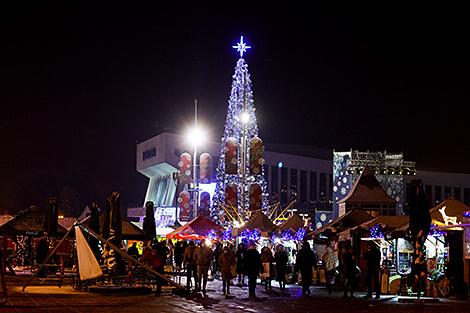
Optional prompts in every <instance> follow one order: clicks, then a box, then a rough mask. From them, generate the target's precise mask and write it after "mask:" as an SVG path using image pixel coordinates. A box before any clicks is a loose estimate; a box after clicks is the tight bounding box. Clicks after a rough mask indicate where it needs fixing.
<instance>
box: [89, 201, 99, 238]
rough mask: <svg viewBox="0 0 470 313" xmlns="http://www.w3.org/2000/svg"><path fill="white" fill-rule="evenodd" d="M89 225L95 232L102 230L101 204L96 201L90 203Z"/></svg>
mask: <svg viewBox="0 0 470 313" xmlns="http://www.w3.org/2000/svg"><path fill="white" fill-rule="evenodd" d="M88 227H89V228H90V229H91V230H92V231H94V232H95V233H99V232H100V212H99V205H98V203H96V202H94V201H93V202H92V203H91V204H90V219H89V220H88Z"/></svg>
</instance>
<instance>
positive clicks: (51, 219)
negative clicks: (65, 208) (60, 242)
mask: <svg viewBox="0 0 470 313" xmlns="http://www.w3.org/2000/svg"><path fill="white" fill-rule="evenodd" d="M58 219H59V207H58V205H57V198H54V197H51V198H49V200H48V201H47V209H46V215H45V217H44V231H45V232H47V235H48V236H55V235H56V234H57V223H58Z"/></svg>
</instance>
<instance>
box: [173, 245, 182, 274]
mask: <svg viewBox="0 0 470 313" xmlns="http://www.w3.org/2000/svg"><path fill="white" fill-rule="evenodd" d="M173 255H174V258H175V269H176V272H179V271H180V270H181V265H182V264H183V245H182V243H181V241H178V242H176V244H175V249H174V252H173Z"/></svg>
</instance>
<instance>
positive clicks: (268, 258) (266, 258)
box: [261, 246, 273, 290]
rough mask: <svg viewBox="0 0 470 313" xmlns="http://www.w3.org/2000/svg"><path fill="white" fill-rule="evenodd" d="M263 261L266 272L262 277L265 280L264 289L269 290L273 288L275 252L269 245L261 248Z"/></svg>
mask: <svg viewBox="0 0 470 313" xmlns="http://www.w3.org/2000/svg"><path fill="white" fill-rule="evenodd" d="M261 263H262V264H263V269H264V273H263V274H262V275H261V279H262V280H264V289H266V290H268V288H269V290H272V286H271V279H272V275H271V272H272V271H273V253H272V251H271V249H270V248H269V247H268V246H266V247H263V249H261Z"/></svg>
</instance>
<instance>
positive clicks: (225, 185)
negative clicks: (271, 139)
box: [211, 37, 268, 225]
mask: <svg viewBox="0 0 470 313" xmlns="http://www.w3.org/2000/svg"><path fill="white" fill-rule="evenodd" d="M234 48H236V49H237V51H239V52H240V59H239V60H238V62H237V65H236V67H235V74H234V75H233V80H232V90H231V93H230V98H229V101H228V111H227V118H226V121H225V128H224V134H223V137H222V139H221V149H220V159H219V164H218V166H217V173H216V182H217V185H216V189H215V195H214V198H213V201H212V212H211V213H212V214H211V215H212V218H213V219H215V220H217V221H219V222H221V223H223V224H230V223H231V224H234V225H237V223H243V222H245V221H246V220H247V218H248V216H249V215H250V214H251V212H253V211H258V210H266V209H267V207H268V194H267V188H266V181H265V178H264V169H263V164H264V159H263V151H264V146H263V143H262V141H261V139H260V138H259V137H258V125H257V121H256V115H255V106H254V100H253V91H252V89H251V79H250V74H249V73H248V65H247V64H246V62H245V60H244V59H243V53H244V52H246V49H249V48H251V47H250V46H247V45H246V44H245V43H244V42H243V37H241V40H240V43H238V44H237V45H236V46H234Z"/></svg>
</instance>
